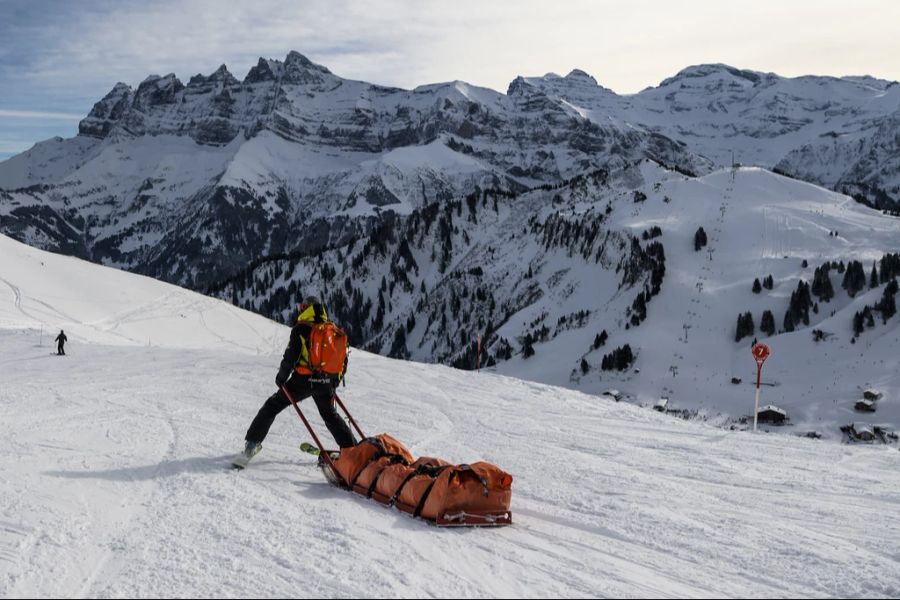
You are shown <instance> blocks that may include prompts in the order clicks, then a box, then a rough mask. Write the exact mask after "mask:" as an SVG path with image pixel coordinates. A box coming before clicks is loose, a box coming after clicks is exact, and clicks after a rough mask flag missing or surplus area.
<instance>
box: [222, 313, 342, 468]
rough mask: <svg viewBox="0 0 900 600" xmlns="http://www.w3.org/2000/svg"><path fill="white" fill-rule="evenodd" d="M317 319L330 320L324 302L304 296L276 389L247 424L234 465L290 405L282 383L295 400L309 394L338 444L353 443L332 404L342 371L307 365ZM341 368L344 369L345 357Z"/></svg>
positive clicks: (247, 455) (244, 459)
mask: <svg viewBox="0 0 900 600" xmlns="http://www.w3.org/2000/svg"><path fill="white" fill-rule="evenodd" d="M319 323H330V321H329V320H328V313H327V312H326V311H325V306H324V305H323V304H322V302H321V300H319V299H318V298H317V297H315V296H310V297H307V298H306V300H304V301H303V302H302V303H301V304H300V305H298V307H297V318H296V319H295V321H294V327H293V328H292V329H291V337H290V341H289V342H288V346H287V348H286V349H285V351H284V356H283V357H282V359H281V366H280V368H279V369H278V374H277V375H276V376H275V385H276V386H278V391H277V392H275V393H274V394H272V395H271V396H270V397H269V399H268V400H266V402H265V404H263V405H262V408H260V409H259V412H258V413H257V415H256V418H254V419H253V422H252V423H251V424H250V428H249V429H248V430H247V434H246V435H245V436H244V440H245V444H244V452H243V454H242V455H241V456H239V457H238V460H236V461H235V466H236V467H243V466H245V465H246V464H247V462H249V460H250V459H251V458H253V457H254V456H256V454H258V453H259V451H260V450H262V442H263V440H265V439H266V435H268V433H269V428H270V427H271V426H272V423H273V422H274V421H275V417H276V416H277V415H278V413H280V412H281V411H283V410H284V409H285V408H287V407H288V406H290V405H291V401H290V400H288V398H287V396H286V395H285V393H284V391H283V390H282V389H281V387H282V386H285V387H286V388H287V389H288V391H289V392H290V394H291V397H292V398H293V399H294V401H295V402H300V401H301V400H303V399H305V398H309V397H310V396H312V398H313V400H315V402H316V407H317V408H318V409H319V414H320V415H321V416H322V420H323V421H325V426H326V427H328V431H330V432H331V435H332V436H334V440H335V442H337V444H338V446H340V447H341V448H347V447H350V446H355V445H356V440H355V439H354V437H353V433H352V432H351V431H350V427H348V426H347V423H346V421H344V419H342V418H341V416H340V415H339V414H338V412H337V410H336V409H335V407H334V400H333V397H334V388H335V387H336V386H337V384H338V383H340V381H341V379H342V378H343V376H344V373H343V372H341V373H340V375H337V376H332V377H321V376H318V375H315V376H314V373H313V371H312V369H310V365H309V351H308V348H309V346H310V344H309V338H310V333H311V332H312V326H313V325H315V324H319ZM344 368H345V369H346V361H345V362H344Z"/></svg>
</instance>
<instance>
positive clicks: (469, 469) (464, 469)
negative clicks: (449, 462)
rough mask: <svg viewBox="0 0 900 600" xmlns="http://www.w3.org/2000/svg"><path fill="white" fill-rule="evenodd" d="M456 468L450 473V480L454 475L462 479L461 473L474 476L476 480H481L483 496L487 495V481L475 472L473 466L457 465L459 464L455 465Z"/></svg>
mask: <svg viewBox="0 0 900 600" xmlns="http://www.w3.org/2000/svg"><path fill="white" fill-rule="evenodd" d="M457 469H458V470H457V471H453V472H452V473H450V481H453V478H454V477H456V478H459V479H462V475H463V474H466V475H470V476H471V477H474V478H476V479H477V480H478V481H480V482H481V486H482V487H483V488H484V490H483V491H484V496H485V498H486V497H487V496H488V482H487V479H485V478H484V477H482V476H481V475H479V474H478V473H476V472H475V469H473V468H472V467H471V466H469V465H459V466H458V467H457Z"/></svg>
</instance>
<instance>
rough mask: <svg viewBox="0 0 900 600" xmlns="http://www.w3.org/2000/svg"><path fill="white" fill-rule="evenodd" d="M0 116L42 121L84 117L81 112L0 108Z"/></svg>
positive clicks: (70, 119) (71, 119)
mask: <svg viewBox="0 0 900 600" xmlns="http://www.w3.org/2000/svg"><path fill="white" fill-rule="evenodd" d="M0 118H5V119H26V120H36V121H44V120H47V119H51V120H57V119H58V120H62V121H80V120H81V119H83V118H84V115H83V114H75V113H61V112H50V111H40V110H6V109H2V108H0Z"/></svg>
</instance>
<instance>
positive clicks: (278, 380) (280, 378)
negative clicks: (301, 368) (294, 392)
mask: <svg viewBox="0 0 900 600" xmlns="http://www.w3.org/2000/svg"><path fill="white" fill-rule="evenodd" d="M288 377H289V376H288V375H284V374H282V373H281V372H280V371H279V372H278V375H276V376H275V385H276V386H277V387H279V388H280V387H281V386H283V385H284V384H285V383H287V380H288Z"/></svg>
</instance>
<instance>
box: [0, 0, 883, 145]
mask: <svg viewBox="0 0 900 600" xmlns="http://www.w3.org/2000/svg"><path fill="white" fill-rule="evenodd" d="M851 7H852V8H851ZM290 50H297V51H298V52H300V53H302V54H304V55H306V56H307V57H309V58H310V59H311V60H313V61H314V62H317V63H319V64H322V65H325V66H326V67H328V68H329V69H330V70H331V71H332V72H334V73H335V74H337V75H340V76H342V77H346V78H350V79H359V80H363V81H368V82H371V83H378V84H383V85H392V86H399V87H404V88H413V87H416V86H417V85H422V84H426V83H434V82H440V81H449V80H455V79H461V80H463V81H467V82H469V83H472V84H475V85H481V86H485V87H490V88H493V89H496V90H499V91H502V92H505V91H506V89H507V86H508V85H509V82H510V81H512V80H513V79H514V78H515V77H516V76H518V75H525V76H537V75H543V74H545V73H549V72H554V73H560V74H566V73H568V72H569V71H571V70H572V69H574V68H579V69H582V70H584V71H586V72H588V73H590V74H591V75H593V76H594V77H595V78H596V79H597V81H598V83H600V84H601V85H603V86H605V87H608V88H611V89H613V90H614V91H616V92H618V93H636V92H638V91H640V90H641V89H643V88H645V87H648V86H654V85H657V84H658V83H659V82H660V81H662V80H663V79H665V78H666V77H670V76H672V75H674V74H675V73H677V72H678V71H680V70H681V69H683V68H684V67H687V66H689V65H695V64H701V63H727V64H730V65H732V66H735V67H739V68H742V69H753V70H757V71H765V72H770V71H771V72H775V73H778V74H779V75H784V76H799V75H810V74H812V75H834V76H842V75H873V76H876V77H880V78H883V79H889V80H900V2H898V1H896V0H857V1H856V2H854V3H852V5H851V4H849V3H847V2H846V0H815V1H813V0H778V1H773V0H755V1H754V2H753V3H752V4H751V3H740V4H739V3H736V2H726V1H723V0H680V1H679V2H672V1H671V0H665V1H659V0H629V1H622V0H618V1H615V2H609V1H607V0H557V1H553V2H551V1H548V0H543V1H535V0H515V1H507V0H493V1H490V2H487V1H484V0H478V1H475V0H454V1H453V2H444V1H433V0H415V1H412V0H410V1H408V2H402V1H399V0H367V1H365V2H362V1H360V2H348V1H345V0H291V1H283V0H254V1H253V2H237V1H232V0H154V1H153V2H146V1H136V0H82V1H78V2H69V1H65V0H0V160H3V159H5V158H8V157H9V156H12V155H14V154H16V153H18V152H22V151H24V150H26V149H27V148H29V147H30V146H31V145H32V144H34V143H35V142H37V141H40V140H43V139H47V138H49V137H53V136H55V135H58V136H63V137H69V136H72V135H75V133H77V130H78V121H79V120H80V119H81V118H83V117H84V116H85V115H86V114H87V113H88V112H89V111H90V109H91V107H92V106H93V104H94V102H96V101H97V100H99V99H100V98H102V97H103V96H104V95H105V94H106V93H107V92H108V91H109V90H110V89H112V87H113V85H115V84H116V82H118V81H122V82H125V83H127V84H129V85H132V86H137V84H139V83H140V82H141V81H142V80H143V79H144V78H146V77H147V76H148V75H150V74H159V75H165V74H167V73H175V74H176V75H177V76H178V77H179V78H181V79H182V81H187V80H188V79H189V78H190V77H191V76H192V75H195V74H197V73H203V74H209V73H211V72H213V71H214V70H215V69H216V68H217V67H218V66H219V65H221V64H223V63H224V64H226V65H227V66H228V68H229V70H230V71H231V72H232V73H233V74H234V75H235V76H236V77H238V78H239V79H243V77H244V76H245V75H246V73H247V71H248V70H249V69H250V67H251V66H253V65H254V64H255V63H256V61H257V60H258V58H259V57H260V56H263V57H266V58H277V59H282V60H283V59H284V57H285V56H286V55H287V53H288V51H290Z"/></svg>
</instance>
